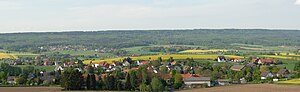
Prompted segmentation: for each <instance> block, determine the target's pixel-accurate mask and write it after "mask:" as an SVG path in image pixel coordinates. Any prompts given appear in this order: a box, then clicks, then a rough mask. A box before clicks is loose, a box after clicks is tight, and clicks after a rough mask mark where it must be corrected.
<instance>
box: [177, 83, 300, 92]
mask: <svg viewBox="0 0 300 92" xmlns="http://www.w3.org/2000/svg"><path fill="white" fill-rule="evenodd" d="M181 92H300V86H298V85H276V84H246V85H231V86H220V87H212V88H200V89H192V90H183V91H181Z"/></svg>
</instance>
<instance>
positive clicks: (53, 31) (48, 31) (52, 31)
mask: <svg viewBox="0 0 300 92" xmlns="http://www.w3.org/2000/svg"><path fill="white" fill-rule="evenodd" d="M206 29H207V30H213V29H217V30H221V29H235V30H236V29H246V30H299V31H300V29H296V28H157V29H155V28H154V29H147V28H145V29H100V30H47V31H13V32H1V31H0V34H18V33H19V34H22V33H63V32H100V31H160V30H161V31H164V30H206Z"/></svg>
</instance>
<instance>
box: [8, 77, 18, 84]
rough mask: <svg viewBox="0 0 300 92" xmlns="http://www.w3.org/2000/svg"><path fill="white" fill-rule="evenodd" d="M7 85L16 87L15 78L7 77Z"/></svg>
mask: <svg viewBox="0 0 300 92" xmlns="http://www.w3.org/2000/svg"><path fill="white" fill-rule="evenodd" d="M7 83H8V84H10V85H15V84H16V81H15V76H8V77H7Z"/></svg>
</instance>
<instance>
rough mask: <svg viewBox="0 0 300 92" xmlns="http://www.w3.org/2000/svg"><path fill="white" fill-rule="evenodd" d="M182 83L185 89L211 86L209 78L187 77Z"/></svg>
mask: <svg viewBox="0 0 300 92" xmlns="http://www.w3.org/2000/svg"><path fill="white" fill-rule="evenodd" d="M183 81H184V84H185V86H186V87H187V88H197V87H203V86H205V85H207V86H211V81H210V77H189V78H183Z"/></svg>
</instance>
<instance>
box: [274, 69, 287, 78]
mask: <svg viewBox="0 0 300 92" xmlns="http://www.w3.org/2000/svg"><path fill="white" fill-rule="evenodd" d="M289 74H290V72H289V70H288V69H286V68H282V69H280V70H279V71H278V72H277V74H276V76H277V77H284V78H287V77H288V76H289Z"/></svg>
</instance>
